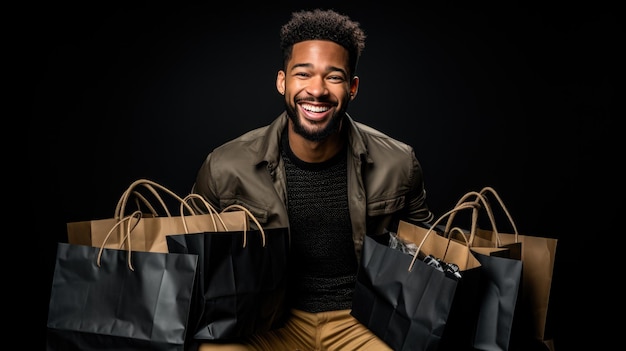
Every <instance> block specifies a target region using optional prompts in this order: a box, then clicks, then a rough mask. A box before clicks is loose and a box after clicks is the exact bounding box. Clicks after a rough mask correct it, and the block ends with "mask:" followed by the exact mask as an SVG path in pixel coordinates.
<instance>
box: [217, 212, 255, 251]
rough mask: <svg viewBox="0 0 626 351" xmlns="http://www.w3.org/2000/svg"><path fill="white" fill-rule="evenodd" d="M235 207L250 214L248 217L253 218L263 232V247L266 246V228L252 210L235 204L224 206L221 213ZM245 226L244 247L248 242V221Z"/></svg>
mask: <svg viewBox="0 0 626 351" xmlns="http://www.w3.org/2000/svg"><path fill="white" fill-rule="evenodd" d="M234 209H238V210H241V211H244V212H245V213H246V214H247V215H248V217H249V218H250V219H252V221H253V222H254V223H255V224H256V226H257V228H259V231H260V232H261V239H262V242H263V247H265V230H263V226H261V223H259V220H258V219H256V217H254V215H253V214H252V212H250V210H248V209H247V208H245V207H244V206H241V205H237V204H233V205H230V206H227V207H226V208H224V209H223V210H222V212H221V213H224V212H226V211H231V210H234ZM243 228H244V229H243V247H246V245H247V244H248V240H247V235H246V233H247V230H248V229H247V228H248V226H247V223H244V226H243Z"/></svg>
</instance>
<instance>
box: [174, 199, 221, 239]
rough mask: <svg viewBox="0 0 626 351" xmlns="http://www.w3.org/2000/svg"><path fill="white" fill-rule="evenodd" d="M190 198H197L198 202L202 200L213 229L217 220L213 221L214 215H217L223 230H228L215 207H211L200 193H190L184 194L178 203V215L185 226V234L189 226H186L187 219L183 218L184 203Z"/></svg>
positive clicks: (215, 227) (187, 232) (215, 229)
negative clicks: (181, 200)
mask: <svg viewBox="0 0 626 351" xmlns="http://www.w3.org/2000/svg"><path fill="white" fill-rule="evenodd" d="M191 199H197V200H200V202H202V204H203V205H204V207H205V208H206V210H207V211H208V213H209V214H210V215H211V220H212V221H213V230H214V231H217V222H216V221H215V217H217V218H218V219H219V220H220V223H222V226H223V227H224V230H225V231H228V227H227V226H226V223H224V220H223V219H222V217H221V216H220V214H219V213H218V212H217V210H216V209H215V207H213V206H212V205H211V204H210V203H209V202H208V201H207V200H206V199H205V198H204V197H203V196H202V195H200V194H195V193H191V194H189V195H187V196H185V197H184V198H183V202H181V203H180V217H181V219H182V221H183V227H184V228H185V233H186V234H189V228H188V227H187V220H186V219H185V215H184V207H185V204H186V203H188V202H189V201H190V200H191Z"/></svg>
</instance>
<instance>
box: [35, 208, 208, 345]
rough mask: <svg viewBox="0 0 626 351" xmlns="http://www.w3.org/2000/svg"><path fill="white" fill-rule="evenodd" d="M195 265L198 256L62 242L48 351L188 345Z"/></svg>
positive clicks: (51, 303)
mask: <svg viewBox="0 0 626 351" xmlns="http://www.w3.org/2000/svg"><path fill="white" fill-rule="evenodd" d="M138 215H140V213H139V212H138V213H136V214H133V215H131V216H129V218H127V219H123V220H122V221H120V222H119V224H124V223H125V221H126V220H131V219H133V218H135V219H137V218H138ZM119 224H118V225H119ZM105 241H106V239H105ZM196 269H197V256H196V255H189V254H168V253H156V252H140V251H131V250H127V249H124V250H118V249H109V248H105V247H104V245H103V246H101V247H100V248H98V247H93V246H87V245H74V244H68V243H59V244H58V246H57V254H56V262H55V268H54V274H53V280H52V289H51V293H50V304H49V311H48V320H47V337H46V350H48V351H53V350H55V351H57V350H58V351H78V350H80V351H90V350H100V351H101V350H116V351H120V350H122V351H131V350H133V351H138V350H152V351H153V350H159V351H166V350H167V351H170V350H171V351H182V350H184V349H185V346H186V344H187V342H186V340H187V339H186V337H187V332H188V318H189V312H190V307H191V301H192V294H193V285H194V280H195V276H196Z"/></svg>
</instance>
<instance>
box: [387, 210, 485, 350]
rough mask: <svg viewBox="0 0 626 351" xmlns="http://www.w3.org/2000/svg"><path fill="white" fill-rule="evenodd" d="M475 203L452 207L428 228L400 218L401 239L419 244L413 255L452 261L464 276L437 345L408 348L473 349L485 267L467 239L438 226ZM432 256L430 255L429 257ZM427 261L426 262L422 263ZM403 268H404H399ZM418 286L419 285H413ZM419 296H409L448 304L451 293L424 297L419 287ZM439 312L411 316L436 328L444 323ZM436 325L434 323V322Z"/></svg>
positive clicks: (444, 261)
mask: <svg viewBox="0 0 626 351" xmlns="http://www.w3.org/2000/svg"><path fill="white" fill-rule="evenodd" d="M474 208H475V204H462V205H460V206H457V207H455V208H453V209H452V210H450V211H449V212H447V213H445V214H444V215H442V216H441V217H440V218H438V219H437V220H436V221H435V223H434V224H433V228H431V229H426V228H424V227H421V226H419V225H415V224H411V223H408V222H405V221H400V223H399V225H398V232H397V234H396V237H397V239H398V240H400V241H403V242H404V243H406V244H412V245H413V246H414V247H415V251H414V253H412V254H413V257H415V258H419V259H418V260H417V261H418V262H420V261H422V260H423V259H428V262H430V263H435V262H436V260H437V261H438V262H440V263H441V266H442V267H443V266H447V267H448V268H449V267H450V266H451V264H453V265H455V266H456V267H457V268H458V273H459V274H460V276H461V278H460V279H458V281H457V286H456V289H455V293H454V299H453V301H452V305H451V307H450V311H449V313H448V315H447V316H445V318H444V319H443V322H445V328H444V330H443V332H440V331H439V330H435V329H432V330H433V332H435V331H436V333H435V334H434V335H436V336H437V337H438V338H439V339H437V342H436V344H437V345H436V346H434V345H431V343H430V340H429V344H421V345H416V346H415V347H413V348H407V350H408V349H411V350H429V349H431V348H432V347H435V348H436V349H437V350H440V351H441V350H454V351H459V350H471V349H472V342H473V337H474V330H475V329H476V324H477V321H478V312H479V307H480V306H479V294H480V289H481V283H482V269H481V265H480V262H478V260H477V259H476V258H475V257H474V254H473V253H472V251H471V250H470V247H469V245H467V242H463V243H461V242H458V241H455V240H451V239H450V238H446V237H443V236H442V235H440V233H438V232H437V231H436V230H434V228H436V227H437V225H438V223H439V222H441V221H442V220H443V219H444V218H445V217H448V216H451V215H452V214H454V213H456V212H458V211H461V210H470V209H471V210H473V209H474ZM428 257H430V258H428ZM422 263H423V262H422ZM396 269H402V267H399V268H396ZM420 283H423V284H430V282H429V281H423V282H420ZM412 289H415V288H412ZM416 293H417V294H418V296H417V297H413V296H408V297H407V298H409V299H424V301H420V303H429V304H435V305H439V304H444V303H448V301H446V298H447V296H445V295H443V296H441V298H439V297H437V295H434V294H432V295H429V296H425V297H422V296H420V295H419V294H420V290H419V288H418V290H416ZM436 317H442V316H436V315H427V316H423V315H419V313H418V314H416V315H415V316H411V318H415V319H418V318H422V319H421V320H417V321H415V322H414V323H424V324H425V325H426V327H430V328H432V325H437V323H440V322H441V321H439V320H434V318H436ZM431 324H432V325H431ZM407 337H409V338H416V337H420V338H423V337H422V336H420V335H408V336H407Z"/></svg>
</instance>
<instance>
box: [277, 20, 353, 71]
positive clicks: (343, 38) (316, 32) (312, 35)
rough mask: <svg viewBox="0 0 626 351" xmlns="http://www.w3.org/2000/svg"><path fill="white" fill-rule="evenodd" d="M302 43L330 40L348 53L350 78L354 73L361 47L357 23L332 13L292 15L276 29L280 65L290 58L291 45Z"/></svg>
mask: <svg viewBox="0 0 626 351" xmlns="http://www.w3.org/2000/svg"><path fill="white" fill-rule="evenodd" d="M305 40H330V41H333V42H335V43H337V44H339V45H341V46H343V47H344V48H346V49H347V50H348V56H349V65H350V67H349V68H350V76H351V77H354V75H355V74H356V66H357V63H358V61H359V57H360V56H361V52H363V49H364V48H365V32H364V31H363V30H362V29H361V27H360V23H359V22H355V21H353V20H351V19H350V18H349V17H348V16H345V15H341V14H339V13H337V12H335V11H334V10H322V9H315V10H304V11H298V12H293V13H292V14H291V20H289V22H287V23H286V24H285V25H283V26H282V27H281V29H280V48H281V50H282V52H283V63H284V65H286V64H287V62H288V61H289V59H290V58H291V51H292V49H293V45H294V44H296V43H299V42H301V41H305Z"/></svg>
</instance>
